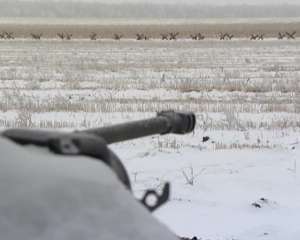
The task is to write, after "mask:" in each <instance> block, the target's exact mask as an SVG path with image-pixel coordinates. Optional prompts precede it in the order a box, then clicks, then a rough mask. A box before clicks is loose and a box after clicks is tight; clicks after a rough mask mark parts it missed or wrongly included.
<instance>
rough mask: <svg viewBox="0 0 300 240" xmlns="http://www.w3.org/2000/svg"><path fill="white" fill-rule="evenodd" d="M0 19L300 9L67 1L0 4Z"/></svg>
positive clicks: (298, 10) (284, 13)
mask: <svg viewBox="0 0 300 240" xmlns="http://www.w3.org/2000/svg"><path fill="white" fill-rule="evenodd" d="M0 3H1V8H0V17H49V18H52V17H58V18H78V17H79V18H137V19H139V18H186V19H189V18H190V19H192V18H223V17H227V18H229V17H238V18H242V17H247V18H258V17H259V18H271V17H300V5H264V6H255V5H226V6H203V5H200V4H194V5H188V4H186V5H183V4H181V5H180V4H149V3H148V4H147V3H130V4H125V3H122V4H109V3H107V4H106V3H99V2H98V3H97V2H85V3H83V2H72V1H70V2H68V1H61V2H59V1H53V2H52V1H50V2H44V1H37V2H35V1H30V0H29V1H18V0H2V1H0Z"/></svg>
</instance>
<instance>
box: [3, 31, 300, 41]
mask: <svg viewBox="0 0 300 240" xmlns="http://www.w3.org/2000/svg"><path fill="white" fill-rule="evenodd" d="M30 36H31V37H32V38H33V39H36V40H40V39H41V38H42V36H43V34H42V33H30ZM56 36H57V37H58V38H59V39H61V40H71V39H72V36H73V35H72V34H71V33H68V32H59V33H57V34H56ZM160 36H161V39H162V40H176V39H177V38H178V36H179V32H170V33H162V34H161V35H160ZM217 37H218V38H219V39H220V40H231V39H233V37H234V34H231V33H228V32H225V33H219V34H218V35H217ZM89 38H90V39H91V40H97V38H99V35H98V34H97V33H95V32H92V33H90V34H89ZM112 38H113V39H114V40H121V38H123V34H118V33H115V34H114V35H113V36H112ZM190 38H191V39H193V40H203V39H205V35H203V34H202V33H195V34H191V35H190ZM249 38H250V40H264V38H265V34H264V33H254V34H251V35H250V37H249ZM277 38H278V39H280V40H281V39H284V38H286V39H295V38H296V31H293V32H278V36H277ZM0 39H14V33H13V32H6V31H4V32H1V33H0ZM149 39H150V36H149V35H146V34H144V33H137V34H136V40H149Z"/></svg>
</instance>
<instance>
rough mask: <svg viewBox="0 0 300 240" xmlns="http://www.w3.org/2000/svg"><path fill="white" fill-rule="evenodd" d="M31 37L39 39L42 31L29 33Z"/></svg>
mask: <svg viewBox="0 0 300 240" xmlns="http://www.w3.org/2000/svg"><path fill="white" fill-rule="evenodd" d="M30 35H31V37H32V38H33V39H36V40H40V39H41V37H42V35H43V34H42V33H30Z"/></svg>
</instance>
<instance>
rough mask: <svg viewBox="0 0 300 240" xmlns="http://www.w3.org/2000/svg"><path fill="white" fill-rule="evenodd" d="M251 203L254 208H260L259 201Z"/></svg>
mask: <svg viewBox="0 0 300 240" xmlns="http://www.w3.org/2000/svg"><path fill="white" fill-rule="evenodd" d="M251 205H252V206H253V207H256V208H261V205H260V204H259V203H256V202H254V203H252V204H251Z"/></svg>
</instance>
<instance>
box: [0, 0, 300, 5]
mask: <svg viewBox="0 0 300 240" xmlns="http://www.w3.org/2000/svg"><path fill="white" fill-rule="evenodd" d="M23 1H32V0H23ZM36 1H41V2H49V0H36ZM50 1H51V0H50ZM53 1H56V2H60V1H70V0H53ZM72 1H76V2H105V3H112V2H113V3H130V2H136V3H139V2H148V3H178V2H179V3H185V4H189V3H191V4H193V3H199V4H209V5H220V4H222V5H223V4H249V5H252V4H285V3H287V4H298V5H300V0H215V1H213V0H72ZM0 2H1V0H0Z"/></svg>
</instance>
